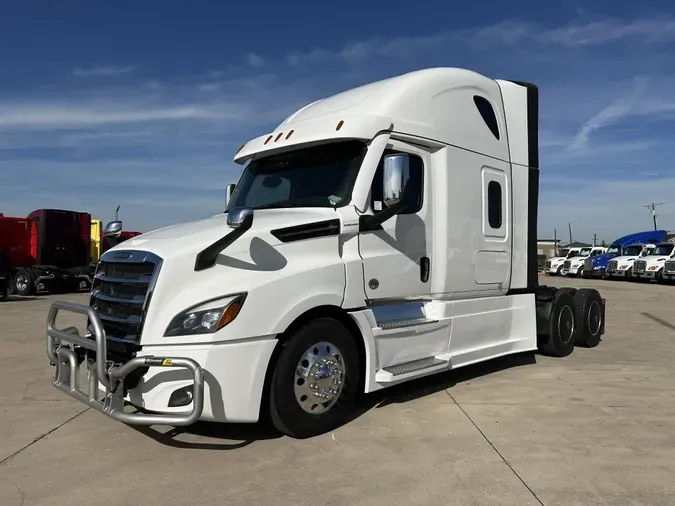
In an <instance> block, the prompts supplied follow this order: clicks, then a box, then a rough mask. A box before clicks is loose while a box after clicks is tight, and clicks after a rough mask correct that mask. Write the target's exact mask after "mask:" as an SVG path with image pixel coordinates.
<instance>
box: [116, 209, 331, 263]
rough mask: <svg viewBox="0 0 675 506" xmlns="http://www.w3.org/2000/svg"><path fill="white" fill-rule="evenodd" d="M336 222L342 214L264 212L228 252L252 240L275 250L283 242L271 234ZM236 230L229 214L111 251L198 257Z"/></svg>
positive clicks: (159, 231) (257, 213) (142, 237)
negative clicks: (192, 254) (275, 231)
mask: <svg viewBox="0 0 675 506" xmlns="http://www.w3.org/2000/svg"><path fill="white" fill-rule="evenodd" d="M336 218H339V214H338V213H337V212H336V211H335V210H334V209H332V208H293V209H263V210H260V211H255V212H254V215H253V226H252V227H251V228H250V229H249V230H247V231H246V233H244V235H242V236H241V237H240V238H239V239H238V240H237V241H235V243H234V244H232V245H231V246H230V247H229V248H227V250H226V252H227V253H228V254H235V253H238V252H241V251H244V250H247V249H248V248H249V244H250V242H251V239H252V238H254V237H258V238H260V239H262V240H264V241H265V242H266V243H267V244H268V245H270V246H275V245H278V244H281V241H279V240H278V239H277V238H276V237H274V235H272V234H271V232H272V231H273V230H276V229H279V228H286V227H292V226H295V225H303V224H307V223H314V222H317V221H323V220H330V219H336ZM233 230H234V229H233V228H231V227H229V226H228V225H227V214H225V213H223V214H218V215H215V216H212V217H210V218H206V219H203V220H198V221H192V222H187V223H181V224H177V225H171V226H169V227H164V228H160V229H157V230H153V231H151V232H147V233H145V234H142V235H140V236H137V237H134V238H132V239H128V240H126V241H124V242H122V243H120V244H118V245H117V246H115V247H114V248H111V250H113V249H114V250H128V249H136V250H144V251H149V252H151V253H155V254H156V255H159V256H160V257H162V258H165V259H168V258H171V257H176V256H183V255H185V254H187V253H194V254H195V255H196V254H197V253H198V252H199V251H201V250H202V249H204V248H205V247H207V246H209V245H211V244H213V243H214V242H215V241H217V240H218V239H220V238H221V237H223V236H225V235H227V234H229V233H230V232H232V231H233Z"/></svg>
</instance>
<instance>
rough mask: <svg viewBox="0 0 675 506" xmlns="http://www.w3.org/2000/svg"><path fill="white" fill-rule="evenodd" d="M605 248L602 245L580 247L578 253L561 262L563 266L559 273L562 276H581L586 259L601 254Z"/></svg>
mask: <svg viewBox="0 0 675 506" xmlns="http://www.w3.org/2000/svg"><path fill="white" fill-rule="evenodd" d="M606 250H607V248H604V247H602V246H589V247H585V248H581V250H580V251H579V253H577V254H576V255H575V256H574V257H573V258H571V259H570V260H565V261H564V262H563V268H562V270H561V271H560V274H561V275H563V276H576V277H577V278H579V277H581V275H582V274H583V272H584V265H585V263H586V259H587V258H591V257H594V256H598V255H602V254H603V253H604V252H605V251H606Z"/></svg>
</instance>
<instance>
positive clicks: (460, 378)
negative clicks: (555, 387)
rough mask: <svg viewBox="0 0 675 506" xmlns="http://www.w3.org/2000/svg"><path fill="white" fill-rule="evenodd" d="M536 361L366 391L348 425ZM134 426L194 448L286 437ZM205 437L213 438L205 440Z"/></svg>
mask: <svg viewBox="0 0 675 506" xmlns="http://www.w3.org/2000/svg"><path fill="white" fill-rule="evenodd" d="M535 363H536V357H535V353H522V354H517V355H509V356H506V357H501V358H497V359H493V360H490V361H487V362H482V363H479V364H476V365H471V366H466V367H463V368H461V369H457V370H455V371H448V372H444V373H438V374H433V375H430V376H427V377H424V378H420V379H417V380H412V381H410V382H407V383H403V384H401V385H395V386H392V387H389V388H386V389H384V390H379V391H377V392H374V393H371V394H366V395H363V396H362V397H361V398H360V399H359V401H358V403H357V405H356V407H355V409H354V410H353V412H352V416H350V417H349V419H348V420H347V422H346V423H345V424H349V423H351V422H352V421H354V420H356V419H357V418H359V417H361V416H363V415H364V414H366V413H367V412H368V411H370V410H371V409H381V408H386V407H387V406H389V405H390V404H401V403H406V402H410V401H414V400H416V399H420V398H423V397H426V396H428V395H433V394H436V393H438V392H440V391H442V390H447V389H449V388H452V387H454V386H455V385H458V384H460V383H465V382H467V381H471V380H475V379H478V378H480V377H482V376H487V375H490V374H494V373H497V372H500V371H504V370H508V369H513V368H515V367H520V366H525V365H533V364H535ZM132 428H133V429H134V430H136V431H138V432H140V433H142V434H144V435H145V436H147V437H149V438H151V439H153V440H155V441H156V442H158V443H160V444H163V445H165V446H169V447H173V448H183V449H193V450H220V451H223V450H238V449H240V448H244V447H246V446H249V445H250V444H252V443H254V442H257V441H264V440H269V439H277V438H281V437H283V434H281V433H279V432H278V431H276V429H274V428H273V427H272V426H271V425H270V424H269V423H266V422H259V423H256V424H237V423H233V424H221V423H213V422H197V423H195V424H193V425H191V426H188V427H175V428H171V429H170V430H168V431H166V432H160V431H159V430H156V429H155V428H153V427H142V426H132ZM203 439H213V440H214V441H211V442H206V441H203Z"/></svg>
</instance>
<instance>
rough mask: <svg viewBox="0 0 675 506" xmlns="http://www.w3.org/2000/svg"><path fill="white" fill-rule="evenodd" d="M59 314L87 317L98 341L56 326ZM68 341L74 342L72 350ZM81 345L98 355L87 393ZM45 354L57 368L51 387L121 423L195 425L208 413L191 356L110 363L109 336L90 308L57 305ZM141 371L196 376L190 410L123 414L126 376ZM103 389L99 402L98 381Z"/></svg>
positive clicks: (49, 324)
mask: <svg viewBox="0 0 675 506" xmlns="http://www.w3.org/2000/svg"><path fill="white" fill-rule="evenodd" d="M59 311H67V312H71V313H78V314H82V315H86V316H87V317H88V318H89V322H90V324H91V328H92V331H93V333H94V338H95V340H93V341H92V340H91V339H88V338H85V337H81V336H80V335H78V334H77V329H76V328H74V327H68V328H66V329H63V330H59V329H56V328H55V322H56V316H57V314H58V313H59ZM66 343H70V345H71V346H68V345H67V344H66ZM72 345H75V346H79V347H81V348H85V349H87V350H91V351H93V352H95V353H96V363H95V366H94V367H92V365H91V364H90V362H89V361H87V370H88V373H89V393H88V394H86V393H84V392H82V391H81V390H80V389H79V371H80V358H79V357H78V354H77V353H76V352H75V349H74V346H72ZM47 356H48V357H49V360H50V361H51V362H52V363H53V364H55V365H56V371H55V373H54V379H53V385H54V386H55V387H56V388H58V389H59V390H61V391H62V392H65V393H67V394H68V395H70V396H71V397H73V398H74V399H77V400H78V401H80V402H82V403H84V404H86V405H88V406H89V407H91V408H94V409H96V410H97V411H100V412H101V413H103V414H104V415H107V416H109V417H111V418H113V419H115V420H117V421H120V422H122V423H126V424H129V425H171V426H176V427H178V426H185V425H191V424H193V423H195V422H196V421H197V420H199V417H200V416H201V414H202V410H203V409H204V371H203V369H202V368H201V366H200V365H199V364H198V363H197V362H196V361H194V360H193V359H191V358H182V357H175V358H174V357H154V356H146V357H136V358H132V359H131V360H129V361H127V362H125V363H124V364H122V365H114V364H110V367H108V361H107V358H106V357H107V346H106V335H105V331H104V330H103V325H102V324H101V320H100V318H99V316H98V313H97V312H96V311H94V310H93V309H92V308H91V307H90V306H85V305H82V304H74V303H72V302H64V301H56V302H54V303H52V305H51V307H50V308H49V314H48V316H47ZM140 367H174V368H184V369H188V370H190V371H191V372H192V374H193V377H194V384H193V386H192V411H190V412H189V413H186V414H183V413H180V414H179V413H176V414H146V413H128V412H125V411H124V406H125V403H124V378H125V377H126V376H128V375H129V373H131V372H132V371H133V370H135V369H138V368H140ZM99 382H100V383H101V384H102V385H103V386H104V387H105V396H104V398H103V400H99V399H98V398H97V394H98V383H99Z"/></svg>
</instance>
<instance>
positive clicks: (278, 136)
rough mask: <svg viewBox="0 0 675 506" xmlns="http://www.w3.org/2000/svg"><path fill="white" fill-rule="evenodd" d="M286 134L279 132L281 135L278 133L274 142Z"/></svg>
mask: <svg viewBox="0 0 675 506" xmlns="http://www.w3.org/2000/svg"><path fill="white" fill-rule="evenodd" d="M282 135H284V133H283V132H279V135H277V138H276V139H274V142H277V141H278V140H279V139H281V136H282Z"/></svg>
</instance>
